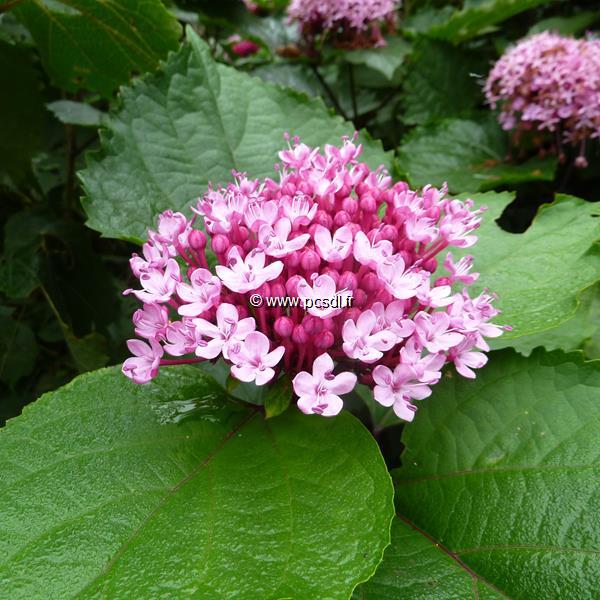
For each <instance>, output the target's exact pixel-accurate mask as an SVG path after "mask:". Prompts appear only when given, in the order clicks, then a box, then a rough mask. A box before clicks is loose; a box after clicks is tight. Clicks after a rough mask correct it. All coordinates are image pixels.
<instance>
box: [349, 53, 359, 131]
mask: <svg viewBox="0 0 600 600" xmlns="http://www.w3.org/2000/svg"><path fill="white" fill-rule="evenodd" d="M348 77H349V80H350V98H352V114H353V117H352V118H353V120H356V117H357V116H358V109H357V108H356V86H355V84H354V65H353V64H352V63H348Z"/></svg>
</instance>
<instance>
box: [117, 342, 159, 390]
mask: <svg viewBox="0 0 600 600" xmlns="http://www.w3.org/2000/svg"><path fill="white" fill-rule="evenodd" d="M127 347H128V348H129V351H130V352H131V353H132V354H133V355H134V356H133V357H132V358H128V359H127V360H126V361H125V362H124V363H123V368H122V369H121V370H122V371H123V374H124V375H125V376H126V377H129V379H131V380H132V381H133V382H135V383H148V382H149V381H150V380H151V379H153V378H154V377H156V374H157V373H158V365H159V364H160V358H161V356H162V355H163V349H162V346H161V345H160V344H159V343H158V342H157V341H155V340H152V339H151V340H148V343H146V342H142V341H141V340H128V341H127Z"/></svg>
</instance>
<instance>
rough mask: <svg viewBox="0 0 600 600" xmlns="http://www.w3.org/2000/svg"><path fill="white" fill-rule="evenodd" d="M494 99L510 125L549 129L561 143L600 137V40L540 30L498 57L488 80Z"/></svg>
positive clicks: (581, 161)
mask: <svg viewBox="0 0 600 600" xmlns="http://www.w3.org/2000/svg"><path fill="white" fill-rule="evenodd" d="M485 94H486V97H487V101H488V103H489V104H490V105H491V106H492V107H493V108H496V107H497V106H499V107H500V109H501V112H500V123H501V124H502V126H503V127H504V129H515V128H517V129H521V130H528V129H531V128H534V129H538V130H548V131H553V132H556V133H557V138H558V141H559V145H560V143H562V141H563V140H564V141H566V142H568V143H580V144H581V150H580V156H579V158H578V159H577V161H576V164H577V166H582V167H583V166H586V161H585V157H584V151H585V146H584V144H585V141H586V140H587V139H588V138H598V137H600V40H597V39H587V40H586V39H580V40H576V39H573V38H568V37H562V36H560V35H557V34H554V33H540V34H537V35H534V36H532V37H530V38H526V39H525V40H522V41H521V42H519V43H518V44H517V45H516V46H515V47H514V48H512V49H510V50H509V51H508V52H506V54H504V56H502V57H501V58H500V60H498V62H497V63H496V64H495V65H494V67H493V69H492V71H491V72H490V74H489V77H488V79H487V82H486V84H485Z"/></svg>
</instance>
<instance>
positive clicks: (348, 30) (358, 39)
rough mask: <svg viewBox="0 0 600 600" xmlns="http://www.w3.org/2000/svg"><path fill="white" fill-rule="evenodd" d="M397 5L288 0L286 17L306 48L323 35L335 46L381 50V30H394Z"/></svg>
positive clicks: (375, 0) (383, 0) (392, 1)
mask: <svg viewBox="0 0 600 600" xmlns="http://www.w3.org/2000/svg"><path fill="white" fill-rule="evenodd" d="M399 5H400V1H399V0H360V1H358V2H357V1H356V0H292V2H291V3H290V5H289V7H288V15H289V16H290V18H291V19H292V20H295V21H298V22H299V23H300V27H301V30H302V35H303V37H304V38H305V40H306V41H308V42H309V43H310V44H312V43H313V42H314V41H315V38H317V37H318V36H322V35H325V36H328V37H329V38H330V39H331V41H332V42H333V43H334V45H338V46H347V47H350V48H357V47H361V46H362V47H364V46H374V45H375V46H381V45H385V40H384V38H383V36H382V33H381V29H382V27H387V28H388V29H392V28H393V27H394V26H395V23H396V10H397V8H398V6H399Z"/></svg>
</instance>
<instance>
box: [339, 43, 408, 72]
mask: <svg viewBox="0 0 600 600" xmlns="http://www.w3.org/2000/svg"><path fill="white" fill-rule="evenodd" d="M411 50H412V46H411V44H410V43H409V42H407V41H406V40H404V39H402V38H401V37H400V36H398V35H396V36H392V37H389V38H387V40H386V45H385V46H383V47H382V48H368V49H362V50H353V51H350V52H343V53H342V54H341V56H340V57H341V58H342V59H343V60H345V61H346V62H348V63H350V64H353V65H361V66H365V67H369V69H372V70H373V71H376V72H377V73H379V74H380V75H382V76H383V77H384V78H385V79H386V80H387V81H390V82H391V81H394V79H395V76H396V75H397V74H398V70H399V69H400V67H401V66H402V64H403V63H404V60H405V59H406V57H407V56H408V55H409V54H410V52H411Z"/></svg>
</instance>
